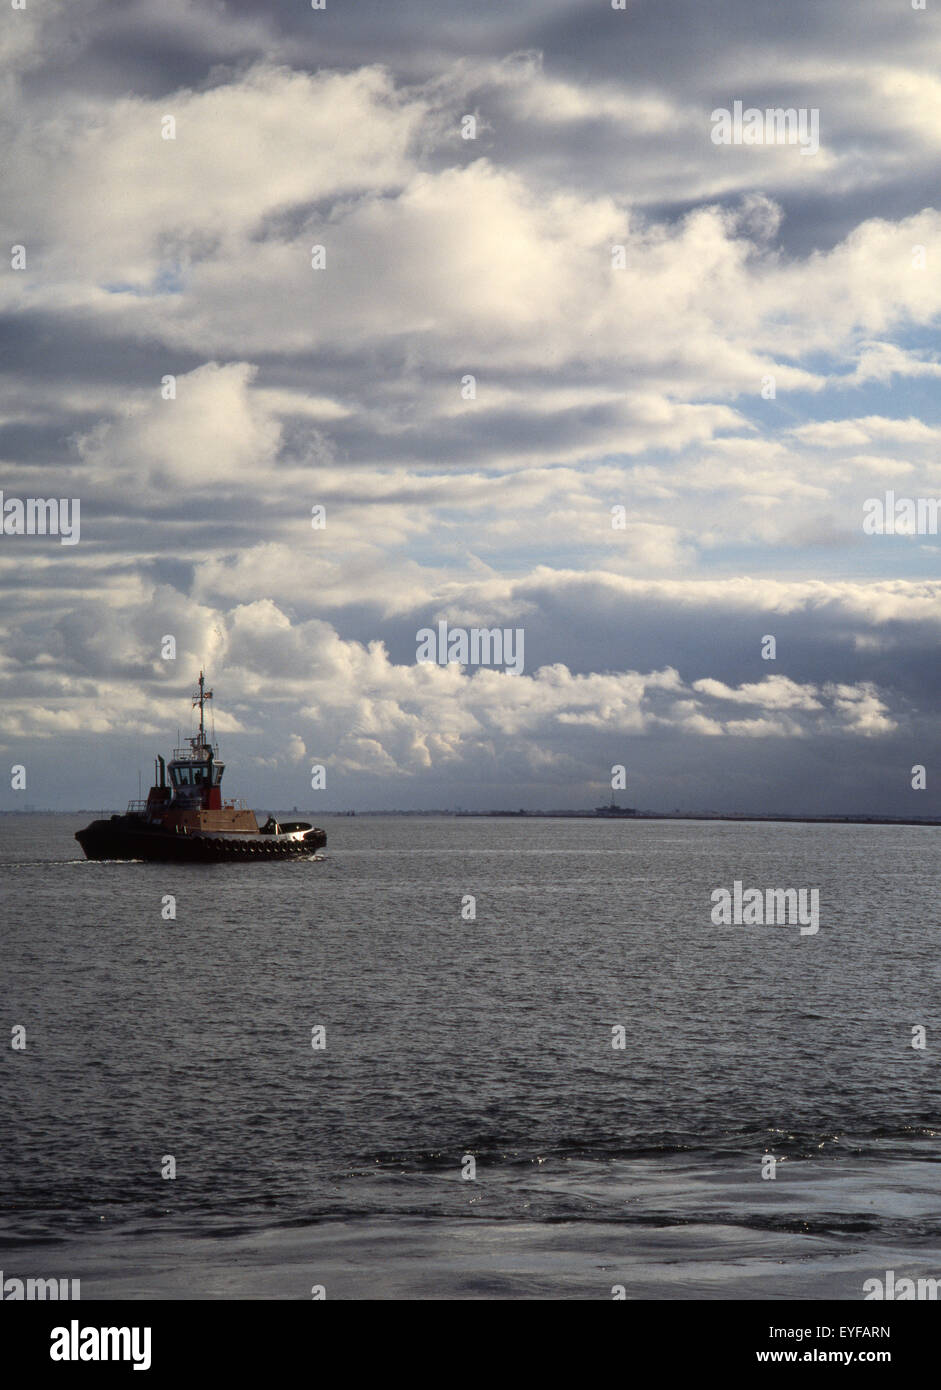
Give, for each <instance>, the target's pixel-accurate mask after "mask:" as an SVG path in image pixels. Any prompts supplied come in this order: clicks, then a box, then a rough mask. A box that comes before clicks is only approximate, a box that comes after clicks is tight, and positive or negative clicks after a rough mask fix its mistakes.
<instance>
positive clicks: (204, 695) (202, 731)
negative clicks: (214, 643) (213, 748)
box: [193, 671, 212, 748]
mask: <svg viewBox="0 0 941 1390" xmlns="http://www.w3.org/2000/svg"><path fill="white" fill-rule="evenodd" d="M211 699H212V691H211V690H207V689H206V677H205V676H204V675H203V673H202V671H200V673H199V688H198V690H197V691H196V693H195V694H194V695H193V708H194V709H195V708H196V706H197V705H199V741H198V744H197V747H199V748H204V747H205V746H206V721H205V717H204V713H203V711H204V706H205V703H206V701H207V700H211Z"/></svg>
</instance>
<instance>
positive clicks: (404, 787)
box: [0, 0, 941, 815]
mask: <svg viewBox="0 0 941 1390" xmlns="http://www.w3.org/2000/svg"><path fill="white" fill-rule="evenodd" d="M0 48H2V65H0V70H2V77H0V106H2V124H3V128H2V151H3V155H2V186H0V222H2V225H3V242H2V250H3V253H4V254H3V259H2V262H0V266H2V267H4V268H3V273H2V274H0V296H2V299H0V335H2V347H3V361H4V365H5V374H4V377H3V382H2V387H0V487H2V489H3V491H4V495H5V497H6V498H7V499H9V498H11V497H16V498H23V499H28V498H37V497H44V498H45V497H50V496H57V497H69V498H71V497H77V498H79V499H80V503H81V540H80V542H79V543H78V544H77V545H72V546H66V545H62V544H61V543H60V540H59V538H57V537H53V536H19V535H3V536H0V584H2V597H0V603H2V606H0V701H2V706H0V754H2V757H3V760H4V762H5V763H6V764H7V765H8V766H12V765H13V764H14V763H17V764H20V763H21V764H23V765H25V766H26V768H27V775H28V784H27V791H26V792H25V793H24V792H22V791H13V790H11V789H10V786H9V783H10V778H9V776H8V775H7V776H4V777H3V778H2V779H0V807H6V808H16V807H22V805H23V804H25V803H26V802H28V803H29V804H31V805H36V806H50V807H56V806H58V807H62V808H68V807H79V806H82V807H86V806H87V807H98V806H107V805H113V806H117V805H121V804H123V802H124V801H125V800H126V799H127V797H129V796H136V794H137V780H136V773H137V770H138V768H141V767H142V768H143V769H144V772H145V777H146V775H147V769H148V768H149V767H150V766H152V757H153V754H154V753H155V752H157V751H163V752H166V750H167V748H168V746H169V745H170V744H172V743H173V742H175V736H176V730H177V728H178V727H182V729H183V732H184V733H185V732H187V721H188V718H189V714H188V695H189V691H190V688H191V686H192V684H193V681H194V679H195V676H196V674H197V672H198V670H199V668H200V665H205V666H206V669H207V671H208V673H209V676H210V679H211V682H212V684H213V686H214V688H215V691H216V698H217V704H218V714H217V731H218V733H219V739H220V743H221V746H222V753H223V756H224V757H225V758H226V759H227V761H228V763H229V772H228V774H227V782H228V783H229V787H228V790H229V792H230V794H241V795H245V796H247V797H248V798H249V799H250V800H251V801H252V803H253V804H255V805H259V806H262V805H264V806H267V805H275V806H293V805H295V804H296V805H300V806H302V807H306V808H314V809H316V808H323V809H325V810H328V809H333V808H336V809H339V808H345V807H350V806H352V807H357V808H360V809H365V808H384V807H403V808H416V807H435V806H440V807H446V806H456V805H461V806H465V807H469V808H478V809H479V808H486V807H513V808H515V807H517V806H528V807H532V808H550V807H560V806H586V807H587V806H593V805H595V804H597V803H598V801H599V800H600V799H604V800H607V799H608V796H609V795H610V769H611V767H612V765H614V764H617V763H621V764H624V765H625V766H626V767H627V769H628V778H629V782H628V793H627V797H626V800H627V802H628V803H629V804H633V805H637V806H641V807H649V808H653V809H661V810H663V809H670V810H672V809H673V808H674V807H680V808H682V809H686V810H700V809H709V808H712V809H717V810H734V811H748V810H769V811H770V810H781V811H786V812H800V811H807V812H828V811H835V812H854V811H858V812H864V813H872V812H884V813H887V814H896V815H905V814H915V815H931V814H938V813H941V797H939V795H938V789H939V788H941V738H939V729H941V724H939V718H941V691H939V681H938V674H937V673H938V670H939V663H938V638H939V628H941V580H939V574H938V556H939V551H938V538H937V537H936V536H932V535H930V534H928V535H919V534H917V533H915V534H912V533H908V534H905V533H904V532H903V533H902V534H895V535H879V534H875V535H873V534H867V533H866V532H864V529H863V516H864V511H863V508H864V503H865V502H866V500H867V499H869V498H884V497H885V494H886V492H888V491H893V492H895V493H896V494H897V495H898V496H900V497H908V498H913V499H917V498H926V497H941V468H939V457H941V449H939V446H941V411H939V409H938V394H939V392H938V388H939V378H941V356H939V352H938V344H937V340H936V336H935V333H934V331H933V330H934V329H935V328H936V326H937V323H938V318H939V311H941V273H939V266H941V213H939V211H938V202H939V181H938V171H939V157H941V77H939V73H941V4H937V3H935V0H929V3H928V7H927V8H926V9H925V10H917V9H914V8H913V7H912V4H911V0H830V2H829V3H827V4H825V5H824V4H821V3H820V2H819V0H789V3H788V4H787V5H783V4H781V3H780V0H627V6H626V8H625V9H624V10H615V9H613V8H612V6H611V4H610V0H517V2H516V3H514V4H512V5H507V4H504V3H498V0H435V2H434V3H432V2H431V0H423V3H417V0H396V3H395V4H394V5H393V4H390V3H388V0H327V5H326V8H325V9H324V10H313V9H312V8H310V7H308V8H305V6H304V3H303V0H268V3H265V4H260V3H248V0H227V3H222V0H64V2H63V0H26V5H25V8H24V9H20V10H14V9H13V8H12V6H11V5H9V4H8V5H7V7H6V9H5V10H3V11H0ZM736 101H741V102H742V103H743V104H744V107H745V108H748V107H758V108H760V109H765V108H768V107H794V108H795V109H798V108H804V109H806V110H808V111H814V110H815V111H818V112H819V131H820V148H819V151H818V152H817V153H815V154H808V153H807V152H805V151H804V150H803V149H802V148H800V147H799V146H798V145H796V144H790V145H788V144H781V143H778V144H774V143H765V144H750V145H744V144H735V145H719V144H716V143H714V142H713V140H712V138H711V134H712V130H713V122H712V120H711V113H712V112H713V110H715V109H728V110H730V111H731V110H732V108H733V103H734V102H736ZM467 117H473V118H474V119H473V121H472V122H468V121H467V119H466V118H467ZM475 127H476V129H475ZM469 132H472V133H474V134H475V138H472V139H470V138H465V137H466V135H467V134H468V133H469ZM168 135H172V137H173V138H167V136H168ZM315 246H317V247H322V248H323V252H322V254H321V256H320V257H314V256H313V255H312V248H314V247H315ZM15 247H22V248H24V253H20V254H19V257H17V255H16V253H15V252H14V250H13V248H15ZM7 248H9V251H8V249H7ZM616 248H623V249H622V250H621V251H620V252H618V251H617V250H616ZM24 254H25V266H23V265H22V261H23V259H24ZM315 259H322V260H323V262H324V264H323V267H322V268H317V269H315V268H314V267H313V266H312V260H315ZM15 262H16V263H17V267H18V268H14V263H15ZM170 377H172V378H173V379H174V381H173V383H172V384H171V386H170V387H168V386H167V378H170ZM469 377H473V379H474V386H475V388H476V394H475V395H473V396H471V395H470V390H469V387H468V384H467V380H468V378H469ZM771 379H773V391H774V394H773V396H772V395H771V393H770V386H769V381H770V380H771ZM174 386H175V395H174V396H173V397H172V398H170V399H168V398H166V397H167V396H168V394H169V392H170V390H171V389H173V387H174ZM315 506H320V507H322V508H324V509H325V517H326V524H325V525H324V526H322V527H317V528H315V527H314V526H312V524H311V522H312V508H313V507H315ZM618 508H621V509H623V510H622V511H620V512H618V511H617V510H616V509H618ZM618 520H620V521H621V522H623V524H622V525H616V524H614V523H615V522H616V521H618ZM442 620H444V621H445V622H447V623H448V625H449V628H452V629H453V628H455V627H461V626H463V627H468V628H469V627H475V626H477V627H499V628H513V629H516V628H520V629H522V630H523V632H524V635H525V667H524V670H523V672H522V674H510V673H508V672H507V671H505V670H503V669H499V668H472V667H467V666H464V667H462V666H460V665H457V664H451V665H442V666H435V665H428V664H424V663H419V662H416V633H417V632H418V631H419V629H422V628H424V627H427V626H431V625H435V624H437V623H438V622H439V621H442ZM166 635H172V636H174V637H175V639H176V646H177V656H176V660H165V659H163V657H162V656H161V643H162V639H163V637H164V636H166ZM768 636H773V637H774V638H775V642H776V656H775V659H774V660H768V659H764V658H763V656H762V648H763V639H764V638H766V637H768ZM765 646H766V647H767V644H765ZM314 763H323V764H324V765H325V766H326V768H327V787H326V790H325V791H320V792H312V791H311V789H310V772H311V766H312V764H314ZM915 764H924V765H925V766H926V767H927V775H928V785H927V789H926V790H919V791H915V790H912V787H911V780H912V778H911V769H912V767H913V765H915ZM145 784H146V783H145Z"/></svg>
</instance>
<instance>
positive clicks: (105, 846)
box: [75, 816, 327, 864]
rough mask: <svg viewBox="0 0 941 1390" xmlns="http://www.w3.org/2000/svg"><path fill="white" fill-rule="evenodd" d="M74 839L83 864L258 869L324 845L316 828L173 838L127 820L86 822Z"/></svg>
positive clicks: (170, 833) (306, 855) (304, 855)
mask: <svg viewBox="0 0 941 1390" xmlns="http://www.w3.org/2000/svg"><path fill="white" fill-rule="evenodd" d="M75 838H76V840H78V842H79V844H80V845H81V847H82V850H83V852H84V854H85V858H86V859H145V860H153V861H158V862H160V863H184V864H230V863H238V864H260V863H263V862H266V861H270V860H273V859H305V858H309V857H310V856H311V854H313V853H315V852H316V851H317V850H318V849H322V848H323V846H324V845H325V844H326V843H327V836H326V834H325V833H324V831H323V830H318V829H317V828H316V826H314V827H312V828H311V829H310V830H308V831H306V832H305V833H304V834H303V836H302V837H301V838H295V837H294V836H293V835H263V834H261V833H260V832H258V833H256V834H242V835H212V834H188V835H182V834H176V833H174V832H173V831H169V830H165V829H163V828H162V827H161V826H152V825H148V824H146V822H145V823H142V822H141V821H140V820H138V819H137V818H135V817H131V816H112V817H111V819H110V820H96V821H92V823H91V825H88V826H86V827H85V829H84V830H78V831H76V834H75Z"/></svg>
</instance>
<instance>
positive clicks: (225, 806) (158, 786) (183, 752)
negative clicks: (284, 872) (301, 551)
mask: <svg viewBox="0 0 941 1390" xmlns="http://www.w3.org/2000/svg"><path fill="white" fill-rule="evenodd" d="M211 699H212V691H211V690H207V689H206V680H205V676H204V675H203V672H202V671H200V673H199V685H198V687H197V689H196V692H195V694H194V695H193V708H194V709H195V708H196V706H197V705H198V706H199V732H198V733H197V734H196V735H195V736H194V737H193V738H190V739H187V743H188V745H189V746H188V747H187V748H176V749H174V751H173V757H172V758H171V759H170V761H169V763H167V762H166V761H165V760H164V759H163V758H162V757H160V756H159V754H158V756H157V757H156V759H155V760H154V785H153V786H152V787H151V789H150V793H149V795H148V797H147V800H146V801H132V802H130V803H129V805H128V808H127V811H126V812H125V813H124V815H123V816H117V815H116V816H112V817H111V818H110V820H96V821H92V823H91V825H88V826H86V827H85V829H84V830H79V831H77V832H76V835H75V838H76V840H78V842H79V844H80V845H81V847H82V849H83V850H84V852H85V858H86V859H151V860H162V861H166V860H173V861H177V862H179V861H182V862H185V863H200V864H218V863H229V862H238V863H258V862H261V861H263V860H269V859H298V858H303V857H309V856H310V855H311V854H313V853H314V852H315V851H316V850H318V849H322V848H323V846H324V845H325V844H326V843H327V837H326V834H325V833H324V831H322V830H318V829H317V827H316V826H312V825H311V824H310V823H309V822H307V821H292V822H291V823H289V824H280V825H279V824H278V822H277V821H276V820H275V819H274V817H273V816H269V817H268V819H267V821H266V822H265V824H264V825H259V824H258V820H257V818H256V816H255V812H254V811H250V810H249V809H248V807H247V806H246V805H245V803H244V802H242V801H223V799H222V774H223V772H224V771H225V764H224V763H221V762H220V761H219V748H218V745H217V744H216V743H215V742H214V741H213V738H214V736H213V737H210V735H209V734H207V731H206V720H205V709H206V702H207V701H208V700H211Z"/></svg>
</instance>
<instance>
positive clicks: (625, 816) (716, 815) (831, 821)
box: [0, 806, 941, 826]
mask: <svg viewBox="0 0 941 1390" xmlns="http://www.w3.org/2000/svg"><path fill="white" fill-rule="evenodd" d="M293 809H294V810H295V811H296V810H297V808H293ZM111 814H112V813H111V812H110V811H108V810H103V811H102V810H91V809H79V810H77V811H53V810H49V809H48V808H45V809H44V808H40V807H32V806H31V807H30V808H29V809H28V810H26V809H24V810H22V811H12V810H2V809H0V816H108V815H111ZM297 814H300V815H304V816H309V817H313V818H315V819H316V817H317V816H330V817H337V818H340V819H344V820H345V819H347V818H349V819H354V820H355V819H356V817H357V816H412V817H422V816H424V817H428V818H430V817H442V818H448V819H452V820H592V821H595V820H596V821H652V820H671V821H672V820H695V821H725V822H729V823H733V824H735V823H743V822H744V823H749V822H751V823H756V824H763V823H765V822H774V823H781V824H787V825H921V826H941V817H937V816H921V817H919V816H875V815H874V816H859V815H846V816H837V815H833V816H809V815H784V814H777V813H776V814H773V815H767V814H762V813H760V812H757V813H756V812H749V813H744V812H743V813H736V812H734V811H729V812H721V813H720V812H718V811H632V812H626V811H615V812H613V813H612V812H610V811H608V810H604V811H526V810H520V811H434V810H430V811H326V810H321V811H308V810H302V811H298V812H297Z"/></svg>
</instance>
